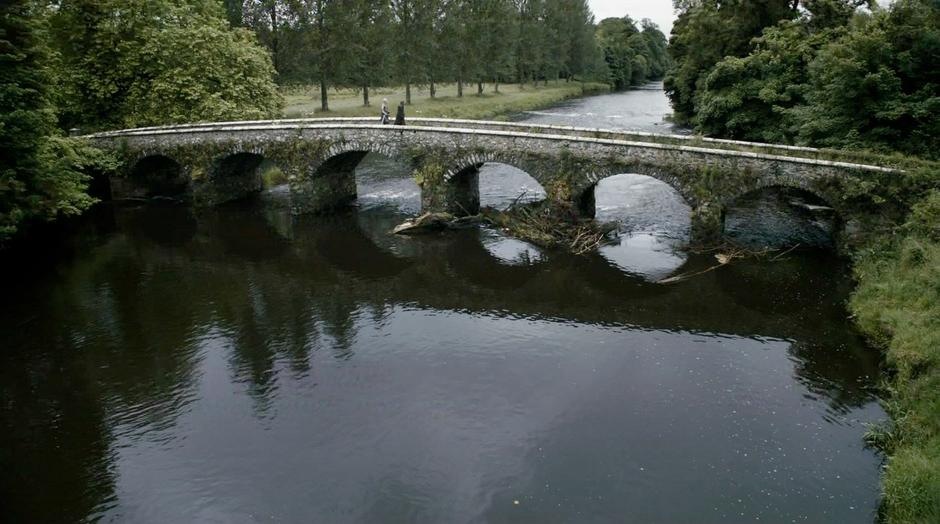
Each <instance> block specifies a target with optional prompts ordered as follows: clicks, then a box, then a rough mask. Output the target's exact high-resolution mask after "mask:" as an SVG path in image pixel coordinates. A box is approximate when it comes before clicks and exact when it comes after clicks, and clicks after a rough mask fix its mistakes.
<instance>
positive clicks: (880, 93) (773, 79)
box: [665, 0, 940, 523]
mask: <svg viewBox="0 0 940 524" xmlns="http://www.w3.org/2000/svg"><path fill="white" fill-rule="evenodd" d="M674 4H675V7H676V9H677V11H678V13H679V19H678V21H677V22H676V25H675V28H674V29H673V33H672V37H671V39H670V46H669V49H670V53H671V54H672V56H673V58H674V60H675V63H676V65H675V67H674V68H673V69H672V70H671V71H670V72H669V74H668V76H667V78H666V82H665V83H666V89H667V92H668V94H669V96H670V98H671V101H672V103H673V107H674V109H675V112H676V118H677V119H678V120H679V121H681V122H684V123H687V124H689V125H692V126H693V127H694V128H695V129H696V131H697V132H699V133H702V134H706V135H710V136H718V137H724V138H733V139H741V140H756V141H768V142H774V143H783V144H794V145H806V146H817V147H833V148H844V149H849V150H852V151H857V152H859V153H860V154H864V155H867V154H872V153H889V154H894V155H912V156H917V157H920V158H922V159H928V160H936V159H937V158H938V157H937V155H938V152H940V127H938V126H940V3H938V2H936V1H933V0H896V1H895V2H893V3H891V4H890V6H888V7H887V8H882V7H880V6H879V5H878V4H877V3H876V2H874V1H865V0H802V1H799V2H796V1H791V0H771V1H765V2H749V1H743V0H732V1H721V2H718V1H715V0H701V1H690V0H676V1H675V2H674ZM898 158H903V157H898ZM902 162H904V163H909V164H908V168H907V169H908V173H909V174H908V176H909V177H910V180H911V183H910V184H908V185H907V188H906V190H905V191H904V193H903V194H897V195H894V196H893V197H894V198H893V199H894V200H895V203H900V204H901V207H902V208H906V209H909V210H910V215H909V218H908V219H907V220H906V222H905V221H904V220H903V219H902V220H900V221H899V222H901V223H902V225H898V226H897V227H895V228H891V229H889V230H887V231H883V232H882V233H881V234H880V235H878V237H877V238H875V239H873V240H872V242H871V244H870V245H869V246H868V247H866V248H864V249H860V250H859V251H858V252H857V253H855V255H854V256H855V275H856V277H857V280H858V289H857V290H856V292H855V294H854V295H853V298H852V300H851V303H850V308H851V310H852V312H853V313H854V315H855V317H856V319H857V322H858V325H859V327H860V328H861V329H862V330H863V331H864V332H865V333H867V334H868V335H869V336H870V337H871V339H872V340H873V341H874V342H875V343H876V344H878V345H880V346H882V347H883V348H884V349H885V355H886V360H887V363H888V365H889V366H890V368H891V373H890V376H889V377H888V378H887V381H886V393H887V400H886V401H885V407H886V409H887V411H888V413H889V414H890V415H891V418H892V422H891V424H890V425H889V426H887V427H884V428H877V429H876V430H873V431H872V433H871V437H872V438H871V441H872V442H873V443H875V444H877V445H878V446H879V447H880V448H881V449H882V450H883V451H885V453H886V455H887V466H886V470H885V474H884V498H883V504H882V513H883V515H882V517H883V518H884V519H885V520H886V521H888V522H904V523H906V522H923V523H927V522H940V353H938V351H937V348H938V347H940V287H938V286H940V273H938V268H940V234H938V229H937V228H938V224H940V196H938V195H940V194H938V192H937V189H936V188H938V187H940V169H938V168H937V166H936V164H935V163H932V162H922V161H920V160H915V159H904V160H902ZM911 162H912V163H911ZM915 166H916V167H915ZM876 185H877V184H876ZM870 189H876V188H870ZM862 190H863V191H864V189H862ZM873 202H874V205H873V208H872V210H871V212H872V213H873V214H882V213H887V212H889V211H888V208H889V207H890V206H888V205H887V203H884V204H881V205H880V204H879V202H882V201H881V200H879V199H878V198H876V199H873Z"/></svg>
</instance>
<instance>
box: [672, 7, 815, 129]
mask: <svg viewBox="0 0 940 524" xmlns="http://www.w3.org/2000/svg"><path fill="white" fill-rule="evenodd" d="M673 3H674V6H675V8H676V10H677V11H678V12H679V17H678V19H677V20H676V23H675V25H674V26H673V30H672V38H671V39H670V43H669V52H670V54H671V56H672V58H673V59H674V60H675V64H676V66H675V67H674V68H673V69H672V71H671V72H670V73H669V75H667V76H666V79H665V85H666V92H667V94H668V95H669V98H670V100H671V102H672V107H673V109H674V110H675V116H676V118H677V120H679V121H681V122H688V121H689V120H690V119H691V118H692V117H693V115H694V114H695V99H696V94H697V93H698V90H699V88H700V87H701V84H702V82H703V81H704V79H705V77H706V76H707V75H708V73H709V72H710V70H711V69H712V68H713V67H714V66H715V64H717V63H718V62H720V61H721V60H723V59H724V58H725V57H727V56H734V57H744V56H747V54H748V53H750V51H751V50H752V49H753V47H752V40H753V39H754V38H755V37H757V36H760V34H761V32H762V31H763V30H764V28H765V27H769V26H772V25H776V24H777V22H779V21H781V20H789V19H792V18H795V17H796V16H797V14H798V11H797V7H798V2H797V0H674V2H673Z"/></svg>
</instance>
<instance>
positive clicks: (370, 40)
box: [347, 0, 392, 106]
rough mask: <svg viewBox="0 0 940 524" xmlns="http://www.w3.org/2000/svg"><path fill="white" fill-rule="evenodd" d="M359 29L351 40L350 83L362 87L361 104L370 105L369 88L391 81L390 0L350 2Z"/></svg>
mask: <svg viewBox="0 0 940 524" xmlns="http://www.w3.org/2000/svg"><path fill="white" fill-rule="evenodd" d="M351 7H352V8H353V9H352V13H353V14H354V16H355V18H356V25H355V27H356V28H357V29H358V32H357V35H356V38H355V39H353V40H352V42H351V43H350V46H351V49H350V50H351V53H350V56H349V57H348V63H347V70H348V71H349V73H348V77H347V79H348V81H349V84H350V85H352V86H354V87H358V88H360V89H362V105H364V106H368V105H369V88H370V87H372V86H378V85H385V84H387V83H388V81H389V71H388V67H387V66H388V62H389V61H390V58H391V56H392V49H391V48H390V47H389V46H388V45H387V44H388V41H389V39H390V37H391V23H392V12H391V7H390V6H389V4H388V2H376V1H373V0H356V1H355V2H354V3H353V5H352V6H351Z"/></svg>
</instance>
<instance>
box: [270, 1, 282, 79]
mask: <svg viewBox="0 0 940 524" xmlns="http://www.w3.org/2000/svg"><path fill="white" fill-rule="evenodd" d="M269 14H270V15H271V63H272V65H273V66H274V71H275V72H277V73H280V72H281V70H280V64H279V63H278V59H277V58H278V56H277V55H278V49H277V47H278V41H277V9H275V8H274V6H273V5H272V6H271V11H270V13H269Z"/></svg>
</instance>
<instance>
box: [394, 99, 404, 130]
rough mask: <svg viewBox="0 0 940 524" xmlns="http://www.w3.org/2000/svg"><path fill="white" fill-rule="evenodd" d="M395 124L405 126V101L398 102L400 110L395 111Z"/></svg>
mask: <svg viewBox="0 0 940 524" xmlns="http://www.w3.org/2000/svg"><path fill="white" fill-rule="evenodd" d="M395 125H396V126H403V125H405V103H404V102H399V103H398V112H397V113H395Z"/></svg>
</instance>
